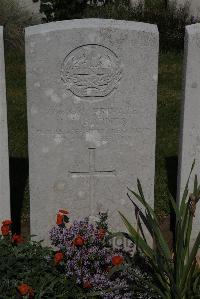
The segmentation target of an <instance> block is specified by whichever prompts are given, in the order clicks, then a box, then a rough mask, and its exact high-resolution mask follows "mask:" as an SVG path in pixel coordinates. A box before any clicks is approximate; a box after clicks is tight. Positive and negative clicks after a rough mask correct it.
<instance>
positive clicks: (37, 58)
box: [26, 19, 159, 239]
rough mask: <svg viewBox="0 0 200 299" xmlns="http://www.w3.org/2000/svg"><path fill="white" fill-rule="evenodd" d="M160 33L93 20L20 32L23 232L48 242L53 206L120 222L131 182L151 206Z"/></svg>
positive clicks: (127, 209) (147, 27)
mask: <svg viewBox="0 0 200 299" xmlns="http://www.w3.org/2000/svg"><path fill="white" fill-rule="evenodd" d="M158 39H159V38H158V31H157V27H156V26H154V25H149V24H143V23H135V22H126V21H114V20H101V19H85V20H73V21H64V22H57V23H51V24H44V25H38V26H33V27H29V28H27V29H26V63H27V89H28V126H29V158H30V196H31V206H30V209H31V233H33V234H37V235H39V236H40V237H43V238H46V239H48V235H47V232H48V230H49V229H50V228H51V226H52V225H53V224H54V221H55V214H56V212H57V210H58V209H60V208H65V209H68V210H69V211H70V213H71V215H72V216H73V218H76V217H84V216H89V215H96V214H98V212H99V211H106V210H108V211H109V219H110V224H111V225H112V228H114V229H115V230H117V229H122V228H124V227H123V225H122V222H121V219H120V216H119V215H118V210H119V211H121V212H123V213H124V214H125V215H126V216H127V217H128V218H129V219H130V220H131V221H132V222H134V209H133V207H132V205H131V203H130V202H129V200H128V198H127V196H126V192H127V187H130V188H133V187H134V186H136V179H137V178H140V179H141V181H142V184H143V186H144V191H145V194H146V196H147V199H148V201H149V203H150V204H151V205H152V206H153V198H154V167H155V138H156V99H157V77H158Z"/></svg>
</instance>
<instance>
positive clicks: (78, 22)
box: [25, 18, 158, 35]
mask: <svg viewBox="0 0 200 299" xmlns="http://www.w3.org/2000/svg"><path fill="white" fill-rule="evenodd" d="M90 27H92V28H107V27H112V28H115V29H121V30H134V31H143V32H148V33H154V34H158V28H157V26H156V25H153V24H148V23H142V22H133V21H124V20H113V19H93V18H91V19H75V20H65V21H58V22H51V23H46V24H40V25H35V26H30V27H27V28H26V30H25V32H26V35H34V34H44V33H48V32H51V31H57V30H69V29H75V28H90Z"/></svg>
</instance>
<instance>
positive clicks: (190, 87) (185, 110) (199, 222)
mask: <svg viewBox="0 0 200 299" xmlns="http://www.w3.org/2000/svg"><path fill="white" fill-rule="evenodd" d="M184 77H185V78H184V100H183V106H182V120H181V134H180V136H181V138H180V152H179V183H178V197H179V198H181V197H182V194H183V190H184V188H185V185H186V182H187V179H188V176H189V173H190V169H191V166H192V163H193V161H194V159H195V160H196V165H195V169H194V171H193V174H192V176H191V180H190V192H192V191H193V183H194V180H193V179H194V175H195V174H197V175H198V177H199V180H200V171H199V170H200V122H199V115H200V24H195V25H191V26H187V27H186V35H185V70H184ZM198 206H199V204H198ZM199 215H200V207H199V208H198V210H197V211H196V217H195V218H194V227H193V236H192V241H194V238H195V237H196V235H197V234H198V232H199V230H200V217H199Z"/></svg>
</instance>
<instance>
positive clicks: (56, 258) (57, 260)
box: [54, 252, 64, 265]
mask: <svg viewBox="0 0 200 299" xmlns="http://www.w3.org/2000/svg"><path fill="white" fill-rule="evenodd" d="M63 258H64V254H63V253H62V252H57V253H56V254H55V255H54V262H55V264H56V265H57V264H59V263H60V262H61V261H62V260H63Z"/></svg>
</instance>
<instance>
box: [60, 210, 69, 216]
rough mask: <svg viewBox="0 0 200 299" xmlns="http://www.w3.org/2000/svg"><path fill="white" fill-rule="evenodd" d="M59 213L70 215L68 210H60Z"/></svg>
mask: <svg viewBox="0 0 200 299" xmlns="http://www.w3.org/2000/svg"><path fill="white" fill-rule="evenodd" d="M59 213H61V214H63V215H68V214H69V212H68V211H67V210H59Z"/></svg>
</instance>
